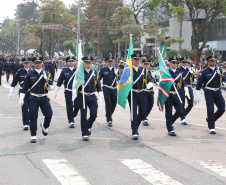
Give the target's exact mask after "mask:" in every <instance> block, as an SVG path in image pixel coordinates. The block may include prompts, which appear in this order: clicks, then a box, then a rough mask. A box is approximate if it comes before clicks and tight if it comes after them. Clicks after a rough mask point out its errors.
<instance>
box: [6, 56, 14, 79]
mask: <svg viewBox="0 0 226 185" xmlns="http://www.w3.org/2000/svg"><path fill="white" fill-rule="evenodd" d="M4 71H5V73H6V81H7V82H9V76H10V73H11V71H12V64H11V63H10V61H9V58H7V59H6V62H5V64H4Z"/></svg>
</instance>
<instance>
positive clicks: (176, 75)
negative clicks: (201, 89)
mask: <svg viewBox="0 0 226 185" xmlns="http://www.w3.org/2000/svg"><path fill="white" fill-rule="evenodd" d="M169 62H170V64H169V65H170V68H169V72H170V74H171V76H172V78H173V79H174V83H175V87H176V89H175V88H174V86H173V85H172V87H171V89H170V94H169V97H168V98H167V101H166V103H165V117H166V127H167V130H168V135H170V136H176V133H175V131H174V128H173V123H174V122H175V121H176V120H177V119H178V118H179V117H181V116H182V115H183V104H182V100H180V99H179V96H178V94H177V93H176V90H177V92H178V93H179V94H181V93H180V90H182V89H184V91H185V94H188V88H187V87H186V84H185V81H184V80H183V77H182V73H180V72H179V71H178V69H177V64H178V58H177V57H172V58H170V59H169ZM173 106H174V108H175V109H176V112H175V113H174V115H173Z"/></svg>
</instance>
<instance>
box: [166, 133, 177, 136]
mask: <svg viewBox="0 0 226 185" xmlns="http://www.w3.org/2000/svg"><path fill="white" fill-rule="evenodd" d="M168 135H169V136H176V133H175V132H168Z"/></svg>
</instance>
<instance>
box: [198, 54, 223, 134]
mask: <svg viewBox="0 0 226 185" xmlns="http://www.w3.org/2000/svg"><path fill="white" fill-rule="evenodd" d="M216 59H217V56H216V55H212V56H208V57H207V58H206V60H207V62H208V67H207V68H205V69H204V70H203V71H201V72H200V73H199V78H198V83H197V85H196V91H195V94H196V96H195V101H194V103H195V104H197V103H198V102H199V93H200V89H201V88H202V85H204V94H205V99H206V106H207V119H206V120H207V122H208V127H209V132H210V134H216V131H215V121H217V120H218V119H219V118H220V117H221V116H222V115H223V114H224V112H225V100H224V98H223V96H222V93H221V89H220V88H221V85H222V86H223V87H226V84H225V82H224V81H225V77H224V76H222V74H223V71H222V69H220V68H218V67H217V66H216ZM214 104H215V105H216V106H217V111H216V112H215V113H214Z"/></svg>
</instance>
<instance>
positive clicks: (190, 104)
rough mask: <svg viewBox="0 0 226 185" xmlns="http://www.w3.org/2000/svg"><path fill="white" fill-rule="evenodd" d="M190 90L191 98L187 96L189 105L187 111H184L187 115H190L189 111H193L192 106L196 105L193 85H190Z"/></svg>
mask: <svg viewBox="0 0 226 185" xmlns="http://www.w3.org/2000/svg"><path fill="white" fill-rule="evenodd" d="M188 90H189V94H190V100H189V99H188V97H187V96H186V99H187V103H188V106H187V108H186V109H185V113H184V114H185V117H186V116H187V115H188V113H189V112H190V111H191V109H192V107H193V106H194V94H193V90H192V87H188Z"/></svg>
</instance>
